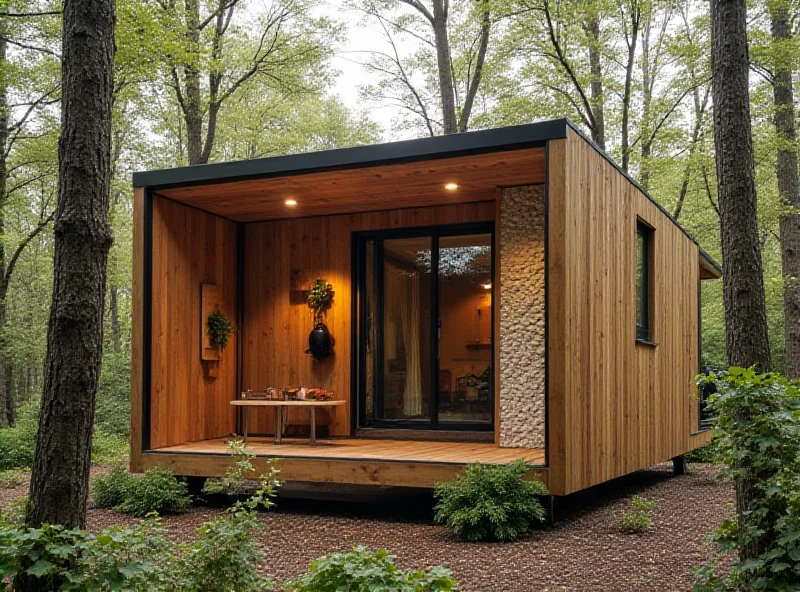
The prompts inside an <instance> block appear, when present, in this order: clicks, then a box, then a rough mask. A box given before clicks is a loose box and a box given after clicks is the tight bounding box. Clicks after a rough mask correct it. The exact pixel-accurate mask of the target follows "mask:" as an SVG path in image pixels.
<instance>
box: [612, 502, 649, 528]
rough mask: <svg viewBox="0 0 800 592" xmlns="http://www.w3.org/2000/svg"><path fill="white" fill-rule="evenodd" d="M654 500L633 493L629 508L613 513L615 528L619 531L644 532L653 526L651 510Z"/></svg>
mask: <svg viewBox="0 0 800 592" xmlns="http://www.w3.org/2000/svg"><path fill="white" fill-rule="evenodd" d="M655 509H656V502H653V501H647V500H646V499H644V498H642V497H639V496H636V495H634V496H633V497H632V498H631V503H630V508H628V509H625V510H622V511H621V512H620V513H619V514H616V515H615V518H616V521H617V528H618V529H619V530H620V531H621V532H630V533H634V534H644V533H646V532H650V530H652V528H653V510H655Z"/></svg>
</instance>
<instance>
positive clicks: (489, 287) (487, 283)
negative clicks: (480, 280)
mask: <svg viewBox="0 0 800 592" xmlns="http://www.w3.org/2000/svg"><path fill="white" fill-rule="evenodd" d="M482 285H483V289H484V290H491V289H492V284H491V282H486V283H485V284H482Z"/></svg>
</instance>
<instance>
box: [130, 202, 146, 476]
mask: <svg viewBox="0 0 800 592" xmlns="http://www.w3.org/2000/svg"><path fill="white" fill-rule="evenodd" d="M132 251H133V252H132V257H133V261H132V270H131V312H132V317H133V318H132V320H131V437H130V447H131V458H130V470H131V471H134V472H138V471H141V467H142V465H141V452H142V370H143V369H142V361H143V358H144V350H143V349H142V345H143V339H144V323H143V318H142V306H143V302H144V291H143V289H144V286H143V284H142V282H143V280H144V189H134V190H133V246H132Z"/></svg>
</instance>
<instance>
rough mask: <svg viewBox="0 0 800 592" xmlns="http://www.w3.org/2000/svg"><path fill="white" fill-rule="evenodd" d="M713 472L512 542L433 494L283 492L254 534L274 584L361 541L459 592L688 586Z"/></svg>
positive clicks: (582, 511)
mask: <svg viewBox="0 0 800 592" xmlns="http://www.w3.org/2000/svg"><path fill="white" fill-rule="evenodd" d="M95 470H97V469H95ZM99 470H102V469H99ZM715 475H716V468H715V467H713V466H710V465H691V466H690V472H689V474H688V475H685V476H681V477H675V476H673V475H672V466H671V464H670V465H659V466H657V467H653V468H651V469H648V470H645V471H640V472H638V473H635V474H633V475H629V476H628V477H624V478H622V479H617V480H615V481H613V482H610V483H606V484H604V485H601V486H598V487H595V488H592V489H591V490H588V491H584V492H581V493H578V494H574V495H571V496H568V497H566V498H562V499H558V500H557V503H556V524H555V526H553V527H542V528H540V529H537V530H536V531H534V532H533V533H532V534H530V535H528V536H526V537H524V538H523V539H521V540H519V541H517V542H515V543H495V544H485V543H483V544H476V543H463V542H461V541H459V540H458V539H456V538H455V537H454V536H453V535H452V534H451V533H449V532H448V531H447V530H446V529H445V528H443V527H441V526H437V525H435V524H434V523H433V521H432V501H431V497H430V495H429V494H415V495H408V494H406V495H403V496H395V497H384V498H383V499H380V500H378V501H371V502H366V501H361V502H359V503H354V502H341V501H330V500H328V501H321V500H307V499H306V500H302V499H296V498H292V499H289V498H285V497H281V498H279V499H278V505H277V507H276V508H275V509H274V510H271V511H270V512H269V513H265V514H263V520H264V522H265V525H266V529H265V530H263V531H261V532H259V533H258V534H257V535H256V536H257V538H258V541H259V543H260V544H261V545H263V548H264V550H265V552H266V558H267V559H266V571H267V572H268V573H269V575H270V576H271V577H272V578H273V580H274V581H276V582H281V581H283V580H285V579H287V578H290V577H294V576H297V575H298V574H299V573H301V572H302V571H303V570H305V569H307V568H308V566H309V564H310V563H311V561H312V560H313V559H315V558H317V557H320V556H322V555H324V554H326V553H328V552H330V551H334V550H338V551H345V550H349V549H350V548H351V547H352V546H353V545H356V544H365V545H367V546H369V547H372V548H378V547H385V548H387V549H389V550H390V551H391V552H392V553H394V554H396V555H397V556H398V563H399V564H400V566H401V567H404V568H412V567H414V568H417V567H429V566H432V565H443V566H445V567H448V568H450V569H452V570H453V573H454V577H455V578H456V579H457V580H458V582H459V584H460V590H461V591H462V592H544V591H548V592H556V591H558V592H561V591H566V590H568V591H570V592H577V591H610V592H629V591H640V590H641V591H645V590H646V591H681V590H690V589H691V587H692V582H693V576H692V568H693V567H695V566H697V565H699V564H701V563H703V562H704V561H705V560H706V559H708V558H710V556H711V555H712V553H713V550H712V549H711V547H710V546H709V545H708V543H707V542H706V539H707V537H708V535H709V534H710V533H711V532H712V530H713V529H714V528H715V527H716V525H717V524H719V522H720V521H721V520H722V519H723V518H725V517H727V516H729V515H730V514H731V513H732V511H733V501H734V496H733V486H732V484H731V483H730V482H720V481H718V480H716V479H715ZM26 493H27V483H23V484H21V485H19V486H18V487H15V488H13V489H0V507H2V506H4V505H5V504H7V503H8V502H9V501H10V500H12V499H14V498H16V497H19V496H22V495H25V494H26ZM634 495H636V496H641V497H644V498H646V499H648V500H652V501H655V502H657V506H656V509H655V510H654V512H653V521H654V526H653V529H652V530H651V531H650V532H648V533H647V534H643V535H636V534H624V533H621V532H619V530H618V528H617V526H616V524H617V523H616V520H615V517H614V514H615V513H619V512H621V511H622V510H624V509H625V508H627V507H628V506H629V500H630V498H631V496H634ZM220 511H221V509H219V508H214V507H208V506H205V507H204V506H201V505H196V506H195V507H194V508H193V509H192V510H191V511H190V512H188V513H186V514H183V515H180V516H167V517H164V519H163V523H164V525H165V526H166V528H167V531H168V534H169V536H170V537H172V538H174V539H176V540H190V539H191V537H192V536H193V533H194V531H195V529H196V528H197V527H199V526H200V525H201V524H202V523H203V522H204V521H206V520H208V519H210V518H213V517H214V516H215V515H217V514H218V513H219V512H220ZM130 520H131V519H130V518H129V517H127V516H124V515H122V514H119V513H117V512H115V511H113V510H104V509H98V508H94V509H90V510H89V515H88V524H87V526H88V527H89V529H91V530H94V531H99V530H101V529H103V528H105V527H108V526H112V525H114V524H119V523H121V522H128V521H130Z"/></svg>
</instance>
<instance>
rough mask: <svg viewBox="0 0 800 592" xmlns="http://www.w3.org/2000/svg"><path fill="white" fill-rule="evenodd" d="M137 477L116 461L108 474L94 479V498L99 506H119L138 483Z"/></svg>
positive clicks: (92, 489)
mask: <svg viewBox="0 0 800 592" xmlns="http://www.w3.org/2000/svg"><path fill="white" fill-rule="evenodd" d="M136 479H137V478H136V477H134V476H133V475H131V474H130V473H129V472H128V471H127V469H125V466H124V465H123V464H122V463H115V464H114V465H112V466H111V470H110V471H109V472H108V474H107V475H99V476H97V477H95V478H94V479H92V485H91V492H92V500H94V503H95V505H96V506H97V507H99V508H113V507H114V506H119V505H120V504H122V503H123V502H125V500H126V499H128V496H129V495H130V494H131V491H132V490H133V488H134V487H135V485H136V484H135V481H136Z"/></svg>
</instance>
